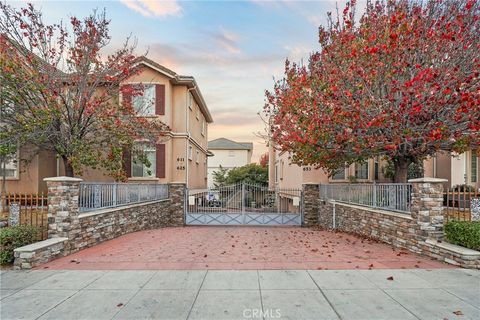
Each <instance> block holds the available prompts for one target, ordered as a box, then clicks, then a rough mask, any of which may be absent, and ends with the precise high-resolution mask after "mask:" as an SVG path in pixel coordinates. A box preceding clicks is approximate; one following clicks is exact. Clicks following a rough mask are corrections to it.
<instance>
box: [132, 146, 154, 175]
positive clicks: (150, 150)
mask: <svg viewBox="0 0 480 320" xmlns="http://www.w3.org/2000/svg"><path fill="white" fill-rule="evenodd" d="M138 148H141V150H140V152H139V154H138V155H134V156H133V157H132V177H139V178H153V177H155V176H156V162H157V161H156V148H155V147H153V146H148V145H141V146H138ZM142 157H143V158H142ZM142 160H148V162H149V163H150V166H147V165H146V164H145V161H142Z"/></svg>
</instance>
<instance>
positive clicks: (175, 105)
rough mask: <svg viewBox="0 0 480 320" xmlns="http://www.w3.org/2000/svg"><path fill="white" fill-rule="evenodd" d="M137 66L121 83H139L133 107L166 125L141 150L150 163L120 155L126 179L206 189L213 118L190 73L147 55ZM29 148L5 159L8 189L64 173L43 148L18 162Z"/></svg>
mask: <svg viewBox="0 0 480 320" xmlns="http://www.w3.org/2000/svg"><path fill="white" fill-rule="evenodd" d="M138 66H139V68H140V72H139V73H138V74H136V75H134V76H132V77H131V78H129V79H128V81H126V82H125V83H123V84H122V85H135V84H139V83H142V84H143V85H144V88H145V92H144V95H143V96H140V97H133V101H132V103H133V106H134V108H137V107H138V108H139V109H138V110H141V114H139V116H145V117H158V118H159V119H160V120H161V121H162V122H164V123H165V124H166V125H167V126H168V127H169V128H170V130H169V131H168V132H166V133H165V136H166V137H162V138H161V139H160V138H159V140H158V141H157V144H156V145H155V146H152V147H146V149H145V153H146V155H147V157H148V159H149V160H150V162H151V163H152V165H151V167H150V168H145V167H144V166H143V165H142V164H141V163H140V162H138V161H137V162H136V161H135V159H134V158H132V157H131V156H129V155H128V154H127V155H126V156H125V157H124V162H125V169H126V172H127V176H128V181H131V182H139V181H140V182H158V183H169V182H180V183H186V184H187V186H188V187H189V188H205V187H206V185H207V156H208V151H207V141H208V125H209V124H210V123H212V122H213V119H212V116H211V114H210V111H209V110H208V107H207V105H206V103H205V100H204V98H203V96H202V93H201V91H200V88H199V86H198V84H197V82H196V81H195V79H194V78H193V77H191V76H182V75H178V74H177V73H175V72H174V71H172V70H169V69H167V68H165V67H163V66H161V65H159V64H157V63H156V62H154V61H152V60H149V59H147V58H142V59H140V60H139V61H138ZM144 97H147V98H149V99H146V98H144ZM139 143H141V142H139ZM29 153H31V151H30V149H29V148H20V150H19V152H17V155H16V159H14V160H13V161H10V163H8V164H7V167H8V170H7V174H8V177H7V185H6V189H7V192H9V193H36V192H45V191H46V185H45V183H44V182H43V178H45V177H51V176H58V175H63V174H64V170H63V166H62V164H61V161H59V160H57V159H56V156H55V154H54V153H52V152H46V151H43V152H40V153H39V154H37V155H34V156H33V158H32V157H29V158H30V162H28V163H26V162H23V161H20V159H26V158H27V156H28V155H29ZM81 178H83V179H84V180H85V181H113V179H112V178H111V177H109V176H107V175H105V174H104V172H103V171H102V170H91V169H86V170H85V171H84V173H83V175H82V176H81Z"/></svg>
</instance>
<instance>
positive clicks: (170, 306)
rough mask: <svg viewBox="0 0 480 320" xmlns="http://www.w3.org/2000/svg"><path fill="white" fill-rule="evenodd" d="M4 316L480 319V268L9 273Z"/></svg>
mask: <svg viewBox="0 0 480 320" xmlns="http://www.w3.org/2000/svg"><path fill="white" fill-rule="evenodd" d="M0 277H1V304H0V307H1V311H0V318H1V319H2V320H6V319H68V320H71V319H147V318H148V319H206V320H207V319H208V320H209V319H402V320H403V319H480V271H473V270H464V269H436V270H424V269H402V270H386V269H385V270H290V271H287V270H278V271H277V270H259V271H257V270H242V271H230V270H229V271H218V270H215V271H213V270H190V271H166V270H161V271H141V270H135V271H127V270H125V271H81V270H75V271H72V270H38V271H30V272H25V271H2V273H1V275H0Z"/></svg>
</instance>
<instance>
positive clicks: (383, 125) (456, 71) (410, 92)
mask: <svg viewBox="0 0 480 320" xmlns="http://www.w3.org/2000/svg"><path fill="white" fill-rule="evenodd" d="M479 6H480V5H479V1H478V0H428V1H425V2H416V1H407V0H388V1H376V2H373V1H369V2H367V5H366V9H365V12H364V13H363V15H362V16H361V18H360V19H355V15H354V13H355V9H356V4H355V1H352V2H351V3H349V4H347V6H346V7H345V9H344V10H343V13H342V14H337V17H335V18H334V17H332V15H331V14H329V23H328V26H327V27H323V26H321V27H320V28H319V42H320V46H321V51H319V52H316V53H313V54H312V55H311V56H310V59H309V63H308V64H307V65H305V66H304V65H298V64H295V63H290V62H289V61H288V60H287V62H286V68H285V76H284V78H283V79H282V80H280V81H277V82H276V83H275V86H274V89H273V90H272V91H270V92H269V91H267V93H266V96H267V104H266V106H265V112H266V114H267V116H268V117H270V119H272V125H271V126H270V130H271V134H272V139H273V140H274V142H275V143H276V145H277V147H278V148H280V149H281V150H284V151H289V152H291V153H292V159H293V162H295V163H297V164H299V165H315V166H317V167H323V168H325V169H326V170H327V171H328V172H329V173H330V174H333V173H335V172H336V171H337V170H339V169H340V168H342V167H343V166H346V165H349V164H351V163H355V162H361V161H364V160H366V159H368V158H371V157H374V156H383V157H384V158H386V159H388V160H390V161H392V162H393V164H394V167H395V181H396V182H405V181H406V179H407V169H408V166H409V165H410V164H411V163H420V162H421V161H422V160H424V159H425V158H427V157H429V156H432V155H434V154H435V153H436V152H437V151H439V150H446V151H449V152H463V151H465V150H466V149H468V148H470V147H472V146H478V144H479V142H480V138H479V137H480V81H479V70H480V37H479V31H480V24H479V22H480V15H479V12H480V9H479Z"/></svg>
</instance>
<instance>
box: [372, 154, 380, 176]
mask: <svg viewBox="0 0 480 320" xmlns="http://www.w3.org/2000/svg"><path fill="white" fill-rule="evenodd" d="M373 170H374V173H373V174H374V179H375V181H378V179H379V171H380V164H379V163H378V157H377V158H375V163H374V168H373Z"/></svg>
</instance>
